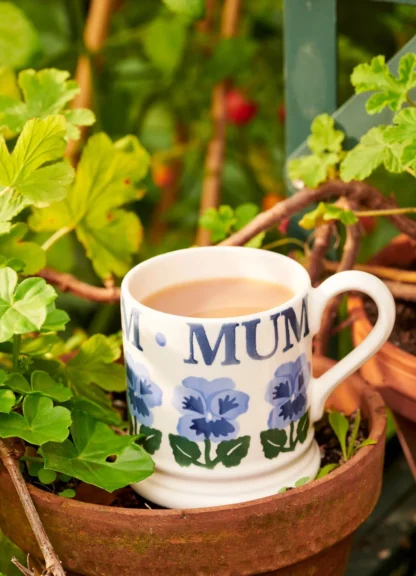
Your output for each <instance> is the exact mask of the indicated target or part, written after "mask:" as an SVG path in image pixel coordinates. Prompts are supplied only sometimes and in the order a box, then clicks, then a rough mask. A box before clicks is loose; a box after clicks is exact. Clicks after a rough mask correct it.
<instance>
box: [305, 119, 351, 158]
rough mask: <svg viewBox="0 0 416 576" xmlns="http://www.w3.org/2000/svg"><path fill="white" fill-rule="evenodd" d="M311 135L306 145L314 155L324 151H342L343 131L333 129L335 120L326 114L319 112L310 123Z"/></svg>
mask: <svg viewBox="0 0 416 576" xmlns="http://www.w3.org/2000/svg"><path fill="white" fill-rule="evenodd" d="M311 132H312V133H311V135H310V136H309V137H308V146H309V148H310V150H311V151H312V152H313V153H314V154H316V155H318V156H319V155H322V154H324V153H325V152H336V153H339V152H341V151H342V143H343V141H344V138H345V134H344V132H342V131H341V130H336V129H335V121H334V119H333V118H332V117H331V116H329V115H328V114H320V115H319V116H317V117H316V118H315V120H314V121H313V122H312V125H311Z"/></svg>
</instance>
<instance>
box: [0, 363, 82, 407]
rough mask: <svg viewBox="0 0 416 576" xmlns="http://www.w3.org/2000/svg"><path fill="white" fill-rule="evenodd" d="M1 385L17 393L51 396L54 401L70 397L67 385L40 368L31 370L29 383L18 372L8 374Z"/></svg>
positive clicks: (64, 400)
mask: <svg viewBox="0 0 416 576" xmlns="http://www.w3.org/2000/svg"><path fill="white" fill-rule="evenodd" d="M3 386H5V387H6V388H10V390H13V392H17V393H18V394H24V395H28V394H40V395H42V396H46V397H48V398H52V400H55V401H56V402H66V401H67V400H69V399H70V398H71V397H72V392H71V390H70V389H69V388H68V387H66V386H64V385H63V384H61V383H60V382H56V381H55V380H54V379H53V378H52V377H51V376H49V374H48V373H47V372H43V371H42V370H35V371H34V372H32V374H31V376H30V383H29V382H28V381H27V380H26V378H25V377H24V376H23V375H22V374H19V373H18V372H15V373H12V374H9V375H8V376H7V378H6V379H5V380H4V382H3Z"/></svg>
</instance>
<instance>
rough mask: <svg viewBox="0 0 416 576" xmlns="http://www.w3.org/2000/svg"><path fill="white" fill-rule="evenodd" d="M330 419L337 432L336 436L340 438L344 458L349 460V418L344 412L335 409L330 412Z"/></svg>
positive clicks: (333, 428)
mask: <svg viewBox="0 0 416 576" xmlns="http://www.w3.org/2000/svg"><path fill="white" fill-rule="evenodd" d="M328 420H329V424H330V426H331V428H332V430H333V431H334V433H335V436H336V437H337V438H338V441H339V443H340V446H341V450H342V456H343V458H344V460H345V461H347V460H348V454H347V434H348V428H349V423H348V419H347V418H346V417H345V416H344V414H341V412H337V411H336V410H333V411H331V412H329V414H328Z"/></svg>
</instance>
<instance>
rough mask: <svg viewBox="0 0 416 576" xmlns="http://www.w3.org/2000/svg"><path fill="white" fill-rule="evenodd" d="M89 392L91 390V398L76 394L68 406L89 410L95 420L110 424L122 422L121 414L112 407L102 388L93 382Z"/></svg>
mask: <svg viewBox="0 0 416 576" xmlns="http://www.w3.org/2000/svg"><path fill="white" fill-rule="evenodd" d="M88 392H90V396H91V397H90V398H86V397H85V396H74V397H73V398H71V400H70V401H69V402H68V403H67V404H66V406H67V407H68V408H75V409H76V410H82V411H83V412H87V413H88V414H89V415H90V416H92V417H93V418H94V419H95V420H99V421H100V422H104V423H105V424H110V426H119V425H120V424H121V416H120V414H119V413H118V412H116V411H115V410H114V409H113V408H112V406H111V402H110V401H109V399H108V398H107V396H106V395H105V394H104V393H103V392H102V390H100V389H99V388H98V387H97V386H94V385H93V384H92V385H90V387H89V388H88ZM91 392H92V394H91ZM94 393H95V397H94Z"/></svg>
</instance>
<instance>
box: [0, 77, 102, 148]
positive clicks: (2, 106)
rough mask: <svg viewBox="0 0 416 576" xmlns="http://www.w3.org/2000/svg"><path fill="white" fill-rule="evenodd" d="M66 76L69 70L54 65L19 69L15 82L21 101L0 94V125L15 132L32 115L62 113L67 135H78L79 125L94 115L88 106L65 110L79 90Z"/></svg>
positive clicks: (42, 115)
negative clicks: (34, 68)
mask: <svg viewBox="0 0 416 576" xmlns="http://www.w3.org/2000/svg"><path fill="white" fill-rule="evenodd" d="M69 76H70V74H69V72H66V71H63V70H56V69H55V68H48V69H45V70H40V71H36V70H23V71H22V72H20V74H19V78H18V84H19V86H20V88H21V90H22V94H23V102H22V101H20V100H16V99H14V98H10V97H7V98H6V97H2V98H0V127H7V128H8V129H9V130H10V131H11V132H14V133H16V132H20V131H21V130H22V128H23V126H24V125H25V123H26V122H27V121H28V120H30V119H31V118H46V117H47V116H51V115H53V114H60V113H62V114H64V116H65V119H66V136H67V137H68V138H72V139H77V138H79V129H78V126H85V125H87V126H90V125H91V124H93V123H94V122H95V116H94V114H93V112H92V111H91V110H86V109H82V108H81V109H80V108H77V109H74V110H65V107H66V106H67V105H68V104H69V102H71V101H72V100H73V99H74V98H75V96H76V95H77V94H78V93H79V87H78V84H77V82H75V81H74V80H69Z"/></svg>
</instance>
